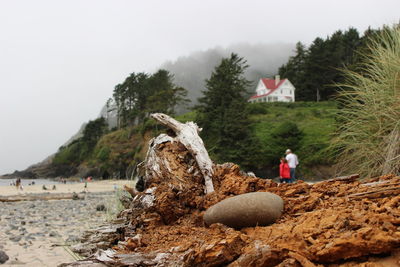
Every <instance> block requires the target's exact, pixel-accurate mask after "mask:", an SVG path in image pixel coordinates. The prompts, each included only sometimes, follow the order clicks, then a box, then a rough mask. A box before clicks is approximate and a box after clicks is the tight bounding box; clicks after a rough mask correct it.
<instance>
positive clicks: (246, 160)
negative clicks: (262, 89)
mask: <svg viewBox="0 0 400 267" xmlns="http://www.w3.org/2000/svg"><path fill="white" fill-rule="evenodd" d="M247 67H248V66H247V65H246V61H245V60H244V59H243V58H241V57H239V56H238V55H237V54H231V56H230V57H229V58H224V59H222V61H221V63H220V64H219V65H218V66H217V67H216V68H215V70H214V71H213V73H212V74H211V77H210V79H208V80H206V88H207V90H206V91H204V92H203V95H204V96H203V97H202V98H200V99H199V103H200V104H199V106H198V116H197V122H198V123H199V125H200V126H201V127H203V131H202V136H203V138H204V140H205V143H206V145H207V146H208V147H209V148H210V152H211V154H212V155H214V156H216V157H217V160H220V161H232V162H235V163H238V164H241V165H242V166H244V167H249V166H251V165H252V164H254V163H252V162H251V158H253V159H254V154H257V152H256V151H257V145H256V142H255V141H254V140H253V139H252V137H251V136H250V131H249V119H248V115H247V112H246V106H247V105H248V103H247V98H246V95H247V87H248V86H249V81H248V80H246V79H245V78H244V71H245V69H246V68H247ZM251 156H253V157H251Z"/></svg>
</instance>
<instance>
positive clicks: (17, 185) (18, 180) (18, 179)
mask: <svg viewBox="0 0 400 267" xmlns="http://www.w3.org/2000/svg"><path fill="white" fill-rule="evenodd" d="M20 185H21V179H20V178H17V180H15V187H16V188H17V190H18V189H19V187H20Z"/></svg>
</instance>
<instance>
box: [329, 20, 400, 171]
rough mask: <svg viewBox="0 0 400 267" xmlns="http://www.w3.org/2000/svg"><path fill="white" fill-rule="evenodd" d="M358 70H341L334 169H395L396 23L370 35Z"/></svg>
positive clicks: (399, 83)
mask: <svg viewBox="0 0 400 267" xmlns="http://www.w3.org/2000/svg"><path fill="white" fill-rule="evenodd" d="M368 48H369V53H368V54H364V55H361V56H363V64H362V65H361V66H360V70H361V71H360V72H353V71H350V70H344V74H345V75H346V81H345V83H344V84H342V85H340V87H341V92H340V94H339V101H341V103H342V105H343V108H342V109H341V110H340V112H339V116H338V122H339V123H338V124H339V125H338V132H337V135H336V137H335V138H334V139H333V142H332V145H331V150H332V151H333V152H334V153H337V154H338V155H340V157H339V160H340V164H339V166H340V172H341V173H343V174H344V173H349V172H358V173H360V174H361V175H363V176H366V177H371V176H376V175H381V174H386V173H394V174H399V171H400V120H399V119H400V27H399V25H396V26H393V27H386V28H385V29H383V30H382V32H381V35H380V36H379V38H375V39H371V40H370V44H369V47H368Z"/></svg>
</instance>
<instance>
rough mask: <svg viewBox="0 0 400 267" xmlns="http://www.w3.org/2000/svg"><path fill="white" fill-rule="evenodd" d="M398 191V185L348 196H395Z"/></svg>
mask: <svg viewBox="0 0 400 267" xmlns="http://www.w3.org/2000/svg"><path fill="white" fill-rule="evenodd" d="M399 193H400V187H399V186H397V187H389V188H382V189H377V190H373V191H368V192H362V193H357V194H351V195H348V197H349V198H380V197H387V196H396V195H398V194H399Z"/></svg>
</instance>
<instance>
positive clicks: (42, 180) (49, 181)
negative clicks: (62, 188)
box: [0, 179, 70, 187]
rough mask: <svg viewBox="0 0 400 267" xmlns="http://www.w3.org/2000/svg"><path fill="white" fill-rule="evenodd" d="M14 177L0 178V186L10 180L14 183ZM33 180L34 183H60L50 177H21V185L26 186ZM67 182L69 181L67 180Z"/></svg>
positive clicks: (8, 182)
mask: <svg viewBox="0 0 400 267" xmlns="http://www.w3.org/2000/svg"><path fill="white" fill-rule="evenodd" d="M15 180H16V179H0V186H6V185H10V184H11V183H12V182H14V183H15ZM33 181H34V182H35V185H53V184H60V182H59V181H54V180H50V179H21V183H22V185H23V186H24V187H25V186H28V185H29V184H30V183H32V182H33ZM67 183H70V182H68V181H67Z"/></svg>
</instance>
